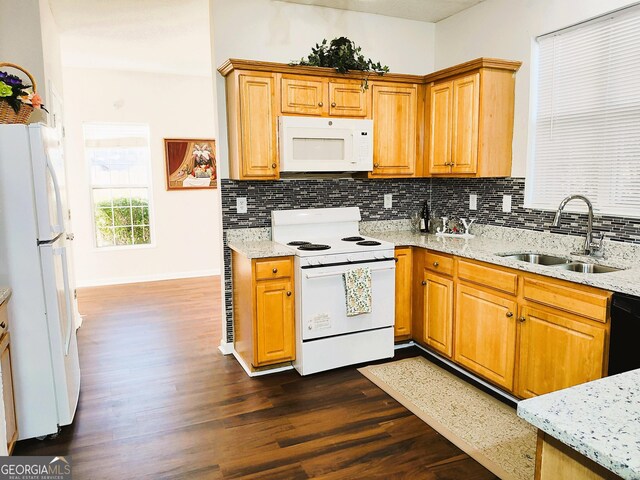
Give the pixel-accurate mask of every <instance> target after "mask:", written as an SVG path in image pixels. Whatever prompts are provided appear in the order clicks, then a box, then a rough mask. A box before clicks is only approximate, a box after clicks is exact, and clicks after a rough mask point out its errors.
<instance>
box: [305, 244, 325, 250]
mask: <svg viewBox="0 0 640 480" xmlns="http://www.w3.org/2000/svg"><path fill="white" fill-rule="evenodd" d="M330 248H331V247H330V246H329V245H322V244H316V243H307V244H305V245H302V246H300V247H298V250H329V249H330Z"/></svg>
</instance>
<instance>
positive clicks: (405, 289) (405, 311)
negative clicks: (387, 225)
mask: <svg viewBox="0 0 640 480" xmlns="http://www.w3.org/2000/svg"><path fill="white" fill-rule="evenodd" d="M395 256H396V260H397V261H396V297H395V298H396V318H395V326H394V337H395V339H396V341H398V340H408V339H409V338H411V313H412V308H411V296H412V288H411V284H412V278H413V275H412V268H413V267H412V266H413V262H412V257H413V256H412V254H411V247H400V248H396V251H395Z"/></svg>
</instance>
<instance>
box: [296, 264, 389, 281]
mask: <svg viewBox="0 0 640 480" xmlns="http://www.w3.org/2000/svg"><path fill="white" fill-rule="evenodd" d="M395 268H396V266H395V264H394V265H393V266H392V267H384V268H372V269H371V271H372V272H382V271H384V270H395ZM345 272H346V270H345V271H340V272H328V273H307V274H306V275H305V278H309V279H311V278H323V277H335V276H338V275H342V274H343V273H345Z"/></svg>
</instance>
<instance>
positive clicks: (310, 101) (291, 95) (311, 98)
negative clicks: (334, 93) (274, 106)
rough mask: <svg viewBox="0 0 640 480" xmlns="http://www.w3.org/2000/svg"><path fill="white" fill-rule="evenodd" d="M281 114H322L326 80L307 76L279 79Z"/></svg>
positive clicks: (324, 110) (324, 109)
mask: <svg viewBox="0 0 640 480" xmlns="http://www.w3.org/2000/svg"><path fill="white" fill-rule="evenodd" d="M280 88H281V94H280V96H281V106H280V110H281V111H282V113H283V114H292V113H295V114H300V115H322V114H323V113H324V112H326V106H325V97H326V93H325V92H326V82H323V81H322V79H317V80H313V79H311V78H309V77H307V78H299V77H293V78H292V77H285V76H283V77H282V79H281V80H280Z"/></svg>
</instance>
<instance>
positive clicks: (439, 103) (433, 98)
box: [428, 82, 453, 174]
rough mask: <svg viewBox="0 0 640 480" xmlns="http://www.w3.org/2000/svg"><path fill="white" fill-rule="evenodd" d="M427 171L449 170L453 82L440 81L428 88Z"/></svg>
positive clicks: (446, 171)
mask: <svg viewBox="0 0 640 480" xmlns="http://www.w3.org/2000/svg"><path fill="white" fill-rule="evenodd" d="M429 95H430V105H431V108H430V110H429V115H430V118H429V124H430V125H431V128H430V129H429V152H428V157H429V172H430V173H432V174H437V173H449V172H451V138H452V118H451V117H452V110H453V104H452V99H453V82H442V83H439V84H438V85H434V86H432V87H431V88H430V89H429Z"/></svg>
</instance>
